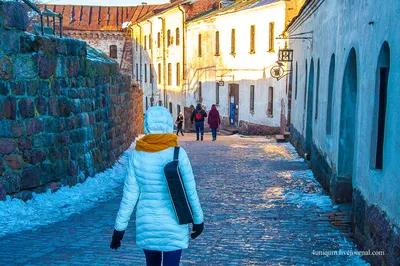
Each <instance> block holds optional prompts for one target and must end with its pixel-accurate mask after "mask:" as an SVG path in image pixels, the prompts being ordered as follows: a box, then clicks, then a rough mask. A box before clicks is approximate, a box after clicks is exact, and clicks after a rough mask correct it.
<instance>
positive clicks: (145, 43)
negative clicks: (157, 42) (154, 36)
mask: <svg viewBox="0 0 400 266" xmlns="http://www.w3.org/2000/svg"><path fill="white" fill-rule="evenodd" d="M144 49H145V50H147V36H146V35H144Z"/></svg>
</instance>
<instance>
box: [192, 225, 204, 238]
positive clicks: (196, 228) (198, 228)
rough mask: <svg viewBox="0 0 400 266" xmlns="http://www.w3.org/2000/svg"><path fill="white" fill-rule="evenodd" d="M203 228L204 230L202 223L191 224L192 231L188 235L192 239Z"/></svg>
mask: <svg viewBox="0 0 400 266" xmlns="http://www.w3.org/2000/svg"><path fill="white" fill-rule="evenodd" d="M203 230H204V223H201V224H193V228H192V231H193V232H194V233H191V234H190V237H191V238H192V239H195V238H196V237H198V236H199V235H200V234H201V233H202V232H203Z"/></svg>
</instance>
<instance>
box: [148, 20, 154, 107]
mask: <svg viewBox="0 0 400 266" xmlns="http://www.w3.org/2000/svg"><path fill="white" fill-rule="evenodd" d="M147 22H149V23H150V37H151V38H150V37H149V48H151V49H150V50H151V58H150V83H151V98H150V106H153V103H154V80H153V76H154V75H153V72H154V71H153V69H152V68H151V66H152V65H153V66H154V64H152V62H153V58H154V57H153V50H154V49H153V22H151V20H149V19H148V20H147ZM151 99H153V101H151Z"/></svg>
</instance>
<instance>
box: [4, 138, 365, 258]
mask: <svg viewBox="0 0 400 266" xmlns="http://www.w3.org/2000/svg"><path fill="white" fill-rule="evenodd" d="M194 139H195V137H194V135H191V134H188V135H186V136H185V137H184V138H182V137H180V141H181V145H182V146H183V147H184V148H185V149H186V151H187V152H188V154H189V157H190V159H191V162H192V166H193V169H194V173H195V177H196V181H197V188H198V192H199V197H200V201H201V203H202V207H203V211H204V215H205V230H204V232H203V234H202V235H201V236H200V237H199V238H197V239H195V240H191V244H190V247H189V249H187V250H184V252H183V255H182V264H183V265H294V264H295V265H366V264H365V262H364V261H363V260H362V259H361V258H359V257H357V256H343V255H342V256H339V255H337V256H318V255H313V254H312V252H313V251H316V252H318V251H339V250H344V251H349V250H353V251H355V250H356V248H355V246H354V244H353V242H352V240H351V239H347V238H346V235H347V234H346V233H345V232H343V230H339V228H338V227H335V226H334V225H332V224H331V223H330V222H329V215H331V214H332V213H334V212H336V211H337V208H334V207H331V206H330V201H329V199H328V197H327V196H326V195H325V194H324V192H323V191H322V189H321V187H320V185H319V184H318V183H317V182H316V181H315V180H314V179H313V178H312V176H311V175H310V171H309V170H308V166H307V164H306V163H305V162H304V161H303V160H301V159H300V158H299V157H298V156H297V154H296V153H295V151H294V149H293V148H292V147H291V146H290V145H289V144H277V143H275V141H274V140H272V139H265V138H262V137H243V138H241V137H237V136H234V137H218V139H217V141H216V142H212V141H211V136H210V135H206V138H205V141H204V142H196V141H194ZM118 189H119V190H121V192H120V193H119V196H118V197H117V198H114V199H112V200H109V201H107V202H105V203H101V204H100V205H98V206H96V207H94V208H92V209H90V210H88V211H86V212H82V213H78V214H74V215H72V216H71V217H69V218H68V219H67V220H65V221H61V222H58V223H55V224H51V225H48V226H45V227H40V228H37V229H36V230H31V231H24V232H20V233H16V234H11V235H7V236H5V237H3V238H0V243H1V248H0V265H50V264H52V265H145V262H144V254H143V251H142V250H140V249H138V248H137V247H136V246H135V243H134V239H135V238H134V236H135V229H134V228H135V217H134V216H133V217H132V220H131V222H130V224H129V227H128V229H127V231H126V233H125V236H124V239H123V241H122V247H121V248H120V249H118V250H117V251H114V250H111V249H110V248H109V243H110V240H111V235H112V231H113V224H114V220H115V217H116V214H117V210H118V207H119V203H120V200H121V196H122V187H120V188H118Z"/></svg>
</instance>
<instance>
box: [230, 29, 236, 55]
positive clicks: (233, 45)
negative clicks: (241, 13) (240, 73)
mask: <svg viewBox="0 0 400 266" xmlns="http://www.w3.org/2000/svg"><path fill="white" fill-rule="evenodd" d="M231 55H233V56H235V55H236V30H235V29H232V31H231Z"/></svg>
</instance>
